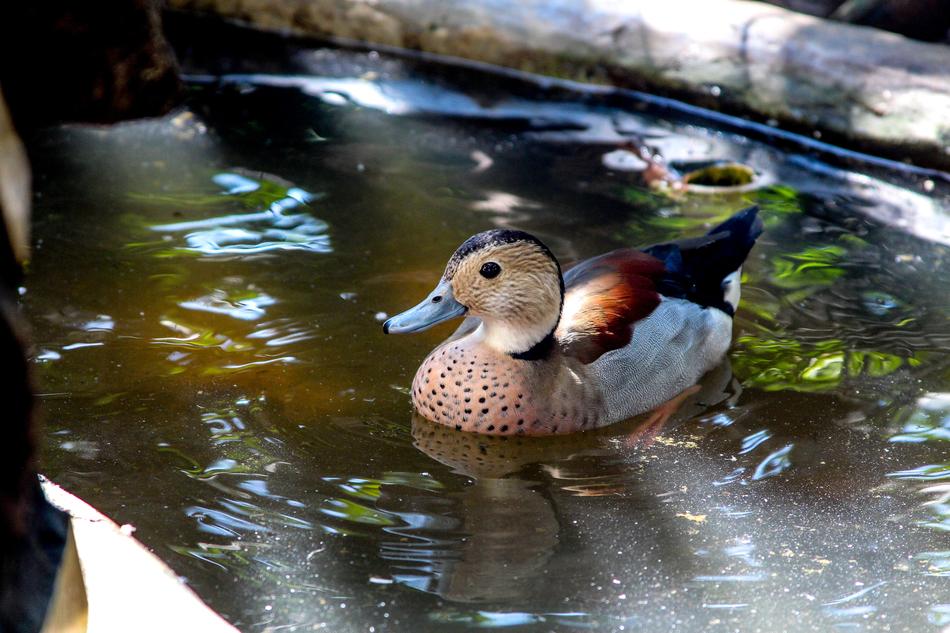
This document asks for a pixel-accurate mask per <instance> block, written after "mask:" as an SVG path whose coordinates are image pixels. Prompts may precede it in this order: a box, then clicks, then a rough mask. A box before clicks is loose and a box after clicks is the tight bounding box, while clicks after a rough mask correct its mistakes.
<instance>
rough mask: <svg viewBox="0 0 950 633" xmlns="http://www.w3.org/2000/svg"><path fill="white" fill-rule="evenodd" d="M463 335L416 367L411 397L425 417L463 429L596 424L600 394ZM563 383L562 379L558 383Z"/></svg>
mask: <svg viewBox="0 0 950 633" xmlns="http://www.w3.org/2000/svg"><path fill="white" fill-rule="evenodd" d="M536 368H537V365H536V364H533V363H531V362H529V361H519V360H515V359H512V358H510V357H508V356H506V355H504V354H498V353H495V352H493V351H492V350H488V349H486V348H484V347H479V346H466V345H465V343H464V340H462V341H455V342H451V343H448V344H446V345H443V346H442V347H439V348H437V349H436V350H435V351H434V352H432V354H431V355H430V356H429V357H428V358H426V360H425V361H424V362H423V363H422V366H421V367H419V370H418V371H417V372H416V377H415V379H414V380H413V383H412V402H413V405H414V406H415V407H416V409H417V410H418V411H419V413H420V414H421V415H422V416H423V417H425V418H426V419H429V420H432V421H433V422H438V423H440V424H445V425H447V426H452V427H454V428H456V429H458V430H460V431H471V432H477V433H488V434H494V435H516V434H517V435H547V434H551V433H569V432H574V431H578V430H584V429H586V428H592V427H594V426H596V423H597V420H598V416H599V412H598V410H597V408H596V406H595V402H596V401H597V400H598V399H597V398H593V397H591V393H589V391H590V390H589V389H583V388H579V387H578V385H577V384H576V383H574V382H569V381H568V382H565V381H558V380H557V379H556V377H557V374H553V375H538V374H536V373H533V372H532V370H535V369H536ZM555 383H559V384H555Z"/></svg>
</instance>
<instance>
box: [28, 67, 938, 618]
mask: <svg viewBox="0 0 950 633" xmlns="http://www.w3.org/2000/svg"><path fill="white" fill-rule="evenodd" d="M309 55H310V57H308V58H307V59H308V60H309V62H308V63H310V64H311V66H310V67H311V68H312V72H313V73H322V74H321V75H317V74H312V75H310V76H307V77H301V76H295V77H289V76H257V77H251V76H243V77H232V78H230V79H229V80H228V81H227V82H225V83H224V84H223V85H215V84H213V83H207V80H206V79H201V80H200V81H196V82H194V83H192V88H191V106H190V109H189V110H188V111H187V112H183V113H179V114H177V115H176V116H174V117H169V118H167V119H163V120H158V121H151V122H143V123H136V124H131V125H123V126H119V127H115V128H111V129H83V128H62V129H55V130H50V131H48V132H47V133H45V134H44V135H43V136H42V138H41V139H39V141H38V145H39V149H38V150H37V151H36V154H35V156H34V162H35V165H36V172H37V178H36V180H37V182H36V189H37V192H38V193H37V198H36V224H35V232H36V235H35V239H36V244H37V247H36V251H35V257H34V261H33V264H32V266H31V270H30V274H29V279H28V283H27V287H26V291H25V294H24V296H23V301H24V304H25V306H26V310H27V313H28V316H29V318H30V320H31V321H32V323H33V328H34V339H35V342H36V369H37V377H38V380H39V382H40V384H41V391H42V393H43V396H42V402H43V407H44V410H45V414H46V418H47V428H46V434H45V449H44V470H45V472H46V473H47V474H48V475H49V476H51V477H52V478H53V479H54V480H56V481H58V482H59V483H61V484H63V485H65V486H66V487H67V488H68V489H70V490H72V491H74V492H75V493H77V494H78V495H80V496H81V497H83V498H85V499H87V500H88V501H90V502H91V503H93V504H94V505H96V506H98V507H99V508H100V509H102V510H103V511H104V512H106V513H107V514H109V515H111V516H113V517H114V518H115V519H116V520H118V521H120V522H128V523H132V524H134V525H135V526H136V527H137V532H136V535H137V536H138V537H139V538H140V539H141V540H142V541H144V542H145V543H146V544H147V545H148V546H149V547H151V548H152V549H153V550H154V551H155V552H156V553H157V554H158V555H159V556H160V557H161V558H163V559H164V560H166V561H167V562H168V563H169V564H170V565H171V566H172V567H173V568H174V569H175V570H176V571H177V572H178V573H180V574H181V575H182V576H184V577H185V578H186V579H187V580H188V582H189V583H190V585H191V586H193V587H194V588H195V589H196V590H197V591H198V593H199V594H200V595H201V596H202V597H203V598H204V599H206V600H207V601H208V602H209V603H210V604H211V605H212V606H213V607H214V608H216V609H217V610H219V611H220V612H221V613H222V614H224V615H225V616H226V617H227V618H228V619H229V620H230V621H231V622H233V623H235V624H236V625H237V626H238V627H239V628H241V629H242V630H247V631H265V630H267V631H293V630H300V631H303V630H313V629H322V630H329V631H384V630H392V631H421V630H456V629H463V628H472V627H474V628H485V627H513V628H516V629H518V628H519V627H520V628H524V629H531V630H565V629H571V628H577V629H592V630H605V631H606V630H646V631H664V630H683V631H718V630H722V631H731V630H741V631H778V630H783V631H829V630H844V631H851V630H873V631H929V630H932V631H938V630H941V628H943V627H946V626H947V625H948V624H950V541H948V534H950V503H948V501H947V499H948V497H950V455H948V451H947V447H948V439H950V354H948V351H950V292H948V288H950V259H948V248H947V247H946V246H941V245H940V244H941V243H944V244H945V243H947V242H948V241H950V233H948V216H947V212H948V210H950V205H948V202H947V197H946V192H945V191H941V185H940V184H939V183H937V191H936V192H934V193H933V194H932V195H930V196H925V195H922V193H921V192H922V188H921V187H919V186H917V185H916V184H910V185H908V187H907V188H902V187H897V186H891V185H886V184H884V183H883V182H882V181H878V180H875V179H873V178H870V177H866V176H862V175H859V174H853V173H849V172H845V171H842V170H838V169H834V168H831V167H828V166H827V165H823V164H821V163H818V162H816V161H814V160H811V159H807V158H804V157H801V156H793V155H786V154H782V153H779V152H778V151H775V150H773V149H770V148H769V147H767V146H765V145H761V144H758V143H755V142H752V141H749V140H746V139H743V138H741V137H737V136H733V135H727V134H722V133H717V132H715V131H711V130H707V129H703V128H700V127H695V126H693V125H691V124H687V123H681V122H679V123H678V122H676V121H671V120H666V119H662V118H655V117H650V116H647V115H645V114H637V113H633V112H629V111H622V110H619V109H611V108H607V107H605V106H598V105H597V104H587V105H585V104H582V103H580V102H576V101H562V102H547V103H545V102H535V101H532V100H531V99H530V98H527V97H517V98H516V97H510V96H506V94H505V93H502V92H498V91H494V92H493V91H492V89H491V88H490V86H482V87H481V88H479V89H478V90H477V91H474V92H473V91H472V90H471V88H470V86H469V87H468V88H466V90H465V91H462V90H455V89H454V87H453V85H451V83H450V82H447V81H446V80H445V79H444V77H442V78H432V77H429V78H427V77H425V76H422V75H420V74H419V73H420V71H419V70H418V69H415V70H411V69H410V70H407V69H406V68H403V67H402V66H401V65H400V64H399V62H397V61H393V60H389V59H386V58H385V57H383V58H380V57H379V56H374V55H363V54H347V53H331V52H314V53H310V54H309ZM466 95H473V96H472V97H469V96H466ZM420 111H421V112H420ZM634 132H636V133H640V134H643V135H646V136H648V137H650V139H651V142H652V143H654V144H655V145H657V146H658V147H659V148H660V149H661V150H662V151H663V152H664V154H665V155H666V156H667V157H668V158H669V159H670V160H674V161H676V160H679V161H691V160H706V159H710V158H715V159H733V160H741V161H744V162H746V163H748V164H751V165H752V166H753V167H755V168H756V169H758V170H759V171H760V172H761V173H762V174H763V175H764V177H765V180H764V183H763V185H762V186H761V187H758V188H755V189H754V190H752V191H747V192H744V193H740V194H732V195H717V196H700V195H692V196H687V197H684V198H681V199H669V198H664V197H662V196H657V195H654V194H651V193H649V192H647V191H646V190H644V189H643V188H642V187H638V186H637V177H636V174H634V173H631V172H625V171H621V170H619V169H617V168H615V167H617V166H618V165H619V167H623V160H620V162H619V163H618V162H617V161H616V160H613V159H611V158H608V159H607V164H606V165H605V162H604V158H603V157H604V155H605V154H606V153H608V152H610V151H611V149H612V146H613V145H614V144H615V143H617V142H618V141H619V140H622V139H623V138H624V137H625V135H629V134H631V133H634ZM616 158H617V157H616V156H614V159H616ZM620 158H621V159H622V158H623V157H620ZM608 165H610V166H613V167H614V168H612V167H610V166H608ZM750 202H758V203H759V204H761V205H762V207H763V216H764V218H765V221H766V226H767V229H766V233H765V235H764V236H763V238H762V239H761V241H760V243H759V246H757V248H756V249H755V251H754V252H753V254H752V257H751V259H750V262H749V264H748V266H747V270H746V275H747V277H748V279H747V282H746V285H745V292H744V295H743V305H742V307H741V309H740V312H739V315H738V319H737V322H736V323H737V327H736V333H735V336H736V344H735V347H734V351H733V352H732V355H731V371H730V367H729V366H724V367H723V368H721V370H720V371H718V372H717V373H716V374H715V375H713V376H710V377H709V378H708V379H707V380H706V384H705V392H704V394H703V397H702V399H701V400H702V404H694V405H692V406H691V407H689V408H688V409H687V410H686V411H684V412H683V415H681V416H680V418H679V419H678V421H677V422H676V423H675V424H674V425H673V426H671V427H670V428H669V429H667V430H666V431H665V432H664V434H663V435H662V436H661V437H660V439H659V440H658V441H657V442H655V443H653V444H651V445H649V446H643V445H641V444H637V443H636V442H635V441H634V440H633V439H631V437H632V436H633V434H634V432H635V430H636V427H637V423H636V421H632V422H630V423H624V424H619V425H616V426H614V427H611V428H609V429H606V430H604V431H602V432H599V433H594V434H585V435H578V436H573V437H568V438H561V439H557V440H528V439H524V440H508V441H503V440H498V439H486V438H479V437H470V436H465V435H464V434H460V433H456V432H454V431H448V430H445V429H441V428H434V427H432V426H431V425H429V424H427V423H425V422H419V421H415V422H414V421H413V420H412V416H411V412H410V407H409V398H408V396H407V387H408V385H409V383H410V381H411V378H412V375H413V373H414V371H415V368H416V366H417V365H418V363H419V362H420V361H421V360H422V358H423V357H424V356H425V354H426V352H427V351H428V350H429V349H430V348H431V347H432V346H434V345H435V344H436V343H437V342H438V341H439V340H440V339H441V338H442V337H444V336H445V335H446V334H447V333H448V332H449V331H450V328H447V327H443V328H442V329H438V330H435V331H431V332H427V333H425V334H421V335H418V336H415V337H384V336H383V335H382V332H381V329H380V321H381V319H383V318H384V315H386V314H392V313H394V312H396V311H399V310H401V309H403V308H405V307H406V306H408V305H411V304H412V303H414V302H415V301H416V300H418V298H420V297H421V296H423V294H424V293H425V292H427V291H428V290H429V289H430V288H431V286H432V284H433V283H434V281H435V280H436V279H437V278H438V276H439V274H440V272H441V269H442V267H443V265H444V263H445V260H446V258H447V257H448V255H449V254H450V253H451V252H452V250H453V249H454V248H455V247H456V246H457V245H458V243H460V242H461V241H462V240H463V239H465V238H466V237H467V236H469V235H470V234H472V233H474V232H477V231H480V230H484V229H486V228H490V227H493V226H517V227H519V228H523V229H526V230H529V231H532V232H534V233H536V234H537V235H538V236H539V237H541V238H542V239H543V240H544V241H546V242H547V243H548V244H549V245H550V246H551V247H552V248H553V249H554V251H555V252H556V253H557V254H558V255H559V256H560V257H561V259H562V261H570V260H573V259H577V258H581V257H585V256H589V255H593V254H596V253H598V252H601V251H605V250H608V249H612V248H616V247H618V246H621V245H628V244H640V243H642V244H647V243H650V242H654V241H658V240H661V239H666V238H671V237H675V236H679V235H683V234H696V233H700V232H702V231H703V229H704V227H705V226H707V225H708V224H709V223H710V222H712V221H714V220H715V219H717V218H720V217H723V216H725V215H727V214H729V213H730V212H732V211H734V210H736V209H739V208H740V207H742V206H743V205H747V204H749V203H750ZM902 218H903V219H904V220H906V222H904V227H903V229H902V230H899V229H895V228H888V227H887V224H888V223H900V222H901V221H902ZM914 233H916V234H918V235H923V236H925V237H929V238H930V240H929V241H928V240H925V239H921V238H919V237H914V236H913V235H912V234H914Z"/></svg>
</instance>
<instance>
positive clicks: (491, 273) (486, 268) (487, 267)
mask: <svg viewBox="0 0 950 633" xmlns="http://www.w3.org/2000/svg"><path fill="white" fill-rule="evenodd" d="M478 272H479V273H481V275H482V277H484V278H485V279H493V278H495V277H497V276H498V273H500V272H501V266H499V265H498V264H496V263H495V262H485V263H484V264H482V269H481V270H480V271H478Z"/></svg>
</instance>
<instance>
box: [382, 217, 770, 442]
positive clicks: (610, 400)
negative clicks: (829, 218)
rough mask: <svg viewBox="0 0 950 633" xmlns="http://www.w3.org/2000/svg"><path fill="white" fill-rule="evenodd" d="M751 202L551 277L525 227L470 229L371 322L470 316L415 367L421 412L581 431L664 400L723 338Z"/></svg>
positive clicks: (544, 251) (389, 326) (551, 260)
mask: <svg viewBox="0 0 950 633" xmlns="http://www.w3.org/2000/svg"><path fill="white" fill-rule="evenodd" d="M757 212H758V209H757V207H750V208H748V209H745V210H743V211H740V212H739V213H737V214H735V215H734V216H732V217H731V218H729V219H728V220H726V221H725V222H723V223H722V224H720V225H719V226H717V227H715V228H714V229H712V230H711V231H709V233H707V234H706V235H704V236H702V237H698V238H692V239H684V240H678V241H674V242H668V243H664V244H657V245H655V246H651V247H648V248H644V249H642V250H638V249H633V248H624V249H619V250H616V251H612V252H609V253H606V254H603V255H600V256H598V257H594V258H591V259H588V260H586V261H583V262H581V263H579V264H577V265H576V266H574V267H572V268H570V269H569V270H568V271H567V272H566V273H564V274H563V275H562V274H561V267H560V264H559V263H558V260H557V258H556V257H555V256H554V254H553V253H552V252H551V251H550V249H548V248H547V247H546V246H545V245H544V244H543V243H542V242H541V241H540V240H539V239H537V238H536V237H534V236H532V235H530V234H528V233H525V232H523V231H515V230H509V229H496V230H491V231H485V232H483V233H479V234H477V235H474V236H472V237H470V238H469V239H468V240H466V241H465V242H464V243H463V244H462V245H461V246H460V247H459V248H458V250H456V251H455V254H453V255H452V257H451V259H449V262H448V265H447V266H446V268H445V273H444V274H443V275H442V279H441V281H440V282H439V284H438V285H437V286H436V287H435V289H434V290H433V291H432V292H431V293H429V295H428V296H427V297H426V298H425V299H424V300H423V301H422V302H421V303H420V304H419V305H417V306H415V307H414V308H411V309H409V310H407V311H405V312H403V313H402V314H398V315H396V316H394V317H392V318H391V319H389V320H388V321H386V323H385V324H384V325H383V330H384V331H385V332H386V333H393V334H396V333H408V332H419V331H422V330H425V329H427V328H429V327H431V326H433V325H435V324H437V323H441V322H442V321H446V320H448V319H451V318H454V317H461V316H467V317H468V318H466V319H465V321H464V322H463V323H462V326H461V327H460V328H459V329H458V330H457V331H456V332H455V333H454V334H453V335H452V336H451V337H450V338H449V339H448V340H446V341H445V342H444V343H442V344H441V345H439V346H438V347H436V348H435V350H433V351H432V352H431V353H430V354H429V356H428V357H427V358H426V359H425V361H424V362H423V363H422V365H421V366H420V367H419V369H418V371H417V372H416V376H415V379H414V380H413V382H412V402H413V405H414V406H415V408H416V409H417V410H418V411H419V413H420V414H421V415H422V416H424V417H425V418H427V419H429V420H432V421H433V422H438V423H441V424H445V425H448V426H453V427H455V428H456V429H458V430H461V431H473V432H477V433H487V434H493V435H513V434H518V435H548V434H553V433H571V432H577V431H584V430H588V429H593V428H597V427H601V426H606V425H608V424H612V423H614V422H619V421H621V420H625V419H628V418H631V417H633V416H635V415H638V414H640V413H644V412H646V411H650V410H653V409H655V408H657V407H658V406H660V405H663V403H665V402H667V401H670V400H671V399H673V398H675V397H676V396H678V395H679V394H681V393H683V392H684V391H686V390H687V389H690V388H691V387H693V385H695V384H696V383H697V381H698V380H699V378H700V377H701V376H702V375H703V374H705V373H706V372H707V371H709V370H710V369H712V368H713V367H715V366H716V365H717V364H718V363H719V362H721V361H722V359H723V357H724V356H725V354H726V351H727V350H728V349H729V345H730V344H731V341H732V317H733V314H734V313H735V310H736V307H737V306H738V304H739V295H740V289H739V276H740V272H741V267H742V264H743V262H744V261H745V259H746V257H747V256H748V254H749V251H750V250H751V249H752V246H753V245H754V243H755V240H756V238H757V237H758V236H759V235H760V234H761V233H762V222H761V220H760V219H759V218H758V216H757Z"/></svg>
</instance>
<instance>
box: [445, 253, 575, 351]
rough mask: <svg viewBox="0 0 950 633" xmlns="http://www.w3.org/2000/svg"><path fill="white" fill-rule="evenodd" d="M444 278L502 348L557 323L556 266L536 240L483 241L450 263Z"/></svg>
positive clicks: (515, 347)
mask: <svg viewBox="0 0 950 633" xmlns="http://www.w3.org/2000/svg"><path fill="white" fill-rule="evenodd" d="M445 278H446V280H448V281H449V282H450V283H451V285H452V293H453V295H454V296H455V299H456V300H457V301H458V302H459V303H461V304H462V305H464V306H465V307H466V308H468V314H469V315H471V316H477V317H481V318H482V320H483V321H484V322H485V323H486V326H488V328H489V330H490V333H491V335H493V336H494V338H495V339H496V341H497V343H498V347H500V348H502V349H503V351H506V352H521V351H524V350H525V349H528V348H530V347H531V346H532V345H533V344H535V343H537V342H538V341H539V340H541V339H542V338H544V337H545V336H546V335H547V334H548V333H550V332H551V330H553V329H554V327H555V326H556V325H557V321H558V318H559V317H560V309H561V279H560V270H559V269H558V266H557V264H556V263H555V262H554V260H553V259H552V258H551V256H550V255H549V254H548V253H546V252H545V251H544V250H542V248H541V247H539V246H538V245H537V244H534V243H531V242H526V241H517V242H512V243H501V244H491V245H488V246H485V247H484V248H480V249H478V250H475V251H473V252H471V253H469V254H468V255H466V256H464V257H463V258H462V259H461V260H459V261H457V262H456V261H453V262H450V263H449V267H448V268H447V269H446V277H445ZM519 348H523V349H519Z"/></svg>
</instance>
